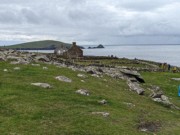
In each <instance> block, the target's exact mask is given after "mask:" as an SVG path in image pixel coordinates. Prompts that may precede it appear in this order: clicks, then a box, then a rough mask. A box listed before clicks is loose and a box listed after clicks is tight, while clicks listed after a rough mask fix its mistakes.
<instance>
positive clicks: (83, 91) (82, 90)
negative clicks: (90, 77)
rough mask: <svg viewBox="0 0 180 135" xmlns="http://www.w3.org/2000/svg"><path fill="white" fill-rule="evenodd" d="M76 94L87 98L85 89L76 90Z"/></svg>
mask: <svg viewBox="0 0 180 135" xmlns="http://www.w3.org/2000/svg"><path fill="white" fill-rule="evenodd" d="M76 93H78V94H81V95H84V96H89V91H88V90H85V89H80V90H77V91H76Z"/></svg>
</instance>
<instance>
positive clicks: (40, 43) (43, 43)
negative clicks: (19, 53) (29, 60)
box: [7, 40, 71, 48]
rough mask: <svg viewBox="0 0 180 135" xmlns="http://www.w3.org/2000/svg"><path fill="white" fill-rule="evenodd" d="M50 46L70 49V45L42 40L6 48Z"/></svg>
mask: <svg viewBox="0 0 180 135" xmlns="http://www.w3.org/2000/svg"><path fill="white" fill-rule="evenodd" d="M51 45H55V46H56V47H58V46H61V45H64V46H67V47H70V46H71V44H67V43H63V42H59V41H53V40H43V41H36V42H27V43H22V44H17V45H11V46H7V48H46V47H50V46H51Z"/></svg>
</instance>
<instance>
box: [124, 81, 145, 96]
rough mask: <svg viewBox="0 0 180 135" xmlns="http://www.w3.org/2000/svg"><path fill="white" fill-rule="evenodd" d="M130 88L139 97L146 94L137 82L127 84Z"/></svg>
mask: <svg viewBox="0 0 180 135" xmlns="http://www.w3.org/2000/svg"><path fill="white" fill-rule="evenodd" d="M127 84H128V86H129V88H130V89H131V90H132V91H135V92H136V93H137V94H139V95H143V94H144V92H145V91H144V89H143V88H141V87H140V85H139V83H137V82H131V81H128V82H127Z"/></svg>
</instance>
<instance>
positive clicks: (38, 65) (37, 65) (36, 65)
mask: <svg viewBox="0 0 180 135" xmlns="http://www.w3.org/2000/svg"><path fill="white" fill-rule="evenodd" d="M31 65H32V66H35V67H40V64H31Z"/></svg>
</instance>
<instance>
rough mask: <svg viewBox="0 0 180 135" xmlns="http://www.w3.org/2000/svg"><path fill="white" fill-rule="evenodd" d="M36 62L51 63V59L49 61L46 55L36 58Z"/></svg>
mask: <svg viewBox="0 0 180 135" xmlns="http://www.w3.org/2000/svg"><path fill="white" fill-rule="evenodd" d="M34 60H35V61H36V62H49V61H50V59H49V58H48V57H47V56H46V55H40V56H36V57H35V58H34Z"/></svg>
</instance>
